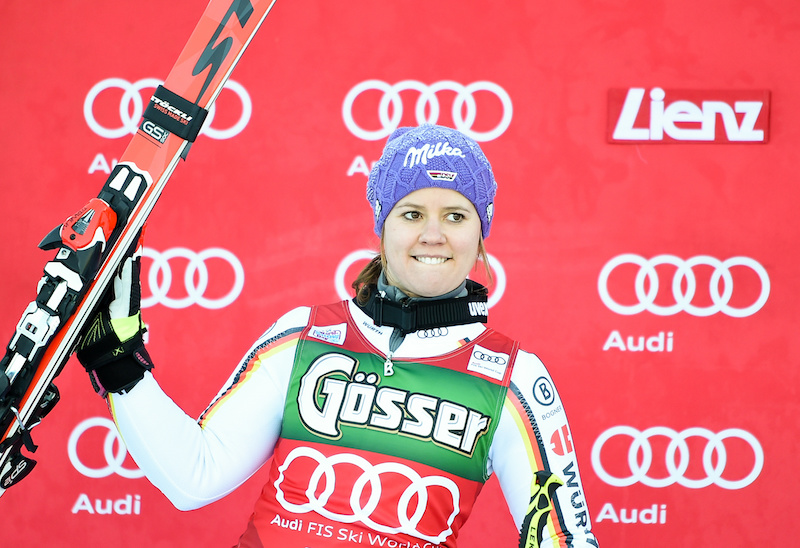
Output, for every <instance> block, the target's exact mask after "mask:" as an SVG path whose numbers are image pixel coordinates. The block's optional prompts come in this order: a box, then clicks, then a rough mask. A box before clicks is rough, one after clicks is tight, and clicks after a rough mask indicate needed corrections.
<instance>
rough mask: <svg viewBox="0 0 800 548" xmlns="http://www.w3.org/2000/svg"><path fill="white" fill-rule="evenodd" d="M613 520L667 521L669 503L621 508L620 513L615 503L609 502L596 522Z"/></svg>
mask: <svg viewBox="0 0 800 548" xmlns="http://www.w3.org/2000/svg"><path fill="white" fill-rule="evenodd" d="M604 520H611V521H612V522H613V523H643V524H647V525H653V524H664V523H667V505H666V504H661V505H658V504H653V505H652V506H649V507H647V508H641V509H636V508H620V510H619V513H617V511H616V510H615V509H614V505H613V504H611V503H610V502H607V503H605V504H604V505H603V507H602V508H601V509H600V513H599V514H597V518H595V522H597V523H600V522H601V521H604Z"/></svg>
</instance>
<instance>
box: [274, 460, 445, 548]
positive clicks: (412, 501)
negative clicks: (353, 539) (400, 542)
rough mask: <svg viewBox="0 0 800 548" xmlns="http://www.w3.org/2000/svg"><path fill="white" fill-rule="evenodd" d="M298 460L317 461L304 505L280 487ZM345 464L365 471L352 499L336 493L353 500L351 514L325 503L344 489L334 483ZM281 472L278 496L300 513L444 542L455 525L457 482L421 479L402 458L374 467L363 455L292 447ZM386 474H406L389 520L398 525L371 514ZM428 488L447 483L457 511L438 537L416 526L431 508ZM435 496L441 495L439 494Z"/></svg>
mask: <svg viewBox="0 0 800 548" xmlns="http://www.w3.org/2000/svg"><path fill="white" fill-rule="evenodd" d="M299 458H308V459H311V460H312V461H314V462H316V463H317V467H316V468H315V469H314V472H313V473H312V474H311V476H310V477H309V483H308V488H307V489H305V491H303V492H304V493H305V495H306V497H307V499H308V502H304V503H302V504H296V503H293V502H289V501H288V500H286V495H285V494H284V492H283V490H282V489H281V483H283V479H284V473H285V472H286V470H287V469H288V468H289V466H290V465H291V464H292V462H294V461H295V460H296V459H299ZM342 464H344V465H350V466H356V467H358V468H360V469H361V470H362V474H361V476H359V478H358V479H357V480H356V481H355V482H354V483H353V485H352V487H351V488H350V489H351V493H350V495H349V496H348V497H337V499H339V500H342V501H343V500H345V499H346V500H349V503H350V512H351V513H348V514H340V513H338V512H335V511H334V510H333V509H331V508H328V507H327V506H328V501H329V500H330V498H331V495H332V494H333V491H334V489H335V488H337V487H339V488H341V484H337V483H336V472H335V470H334V467H335V466H336V465H342ZM279 471H280V475H279V477H278V479H277V480H275V489H276V491H277V499H278V502H280V505H281V506H282V507H283V508H284V509H286V511H288V512H293V513H296V514H304V513H306V512H316V513H318V514H320V515H322V516H325V517H326V518H328V519H332V520H334V521H339V522H342V523H353V522H356V521H358V522H361V523H363V524H365V525H367V526H369V527H371V528H372V529H374V530H375V531H378V532H381V533H386V534H390V535H394V534H397V533H402V534H406V535H411V536H414V537H417V538H421V539H425V540H427V541H429V542H433V543H437V544H438V543H440V542H442V541H444V540H445V539H446V538H447V537H448V536H450V534H451V533H452V532H453V528H452V524H453V520H454V519H455V517H456V515H457V514H458V509H459V507H458V505H459V499H460V492H459V490H458V485H456V483H455V482H454V481H453V480H451V479H449V478H445V477H442V476H425V477H423V476H420V475H419V474H418V473H417V472H415V471H414V470H413V469H411V468H409V467H408V466H406V465H404V464H401V463H399V462H383V463H380V464H375V465H373V464H371V463H370V462H369V461H367V460H366V459H364V458H363V457H360V456H358V455H354V454H352V453H340V454H338V455H333V456H330V457H326V456H325V455H323V454H322V453H320V452H319V451H317V450H316V449H312V448H311V447H296V448H294V449H292V451H291V452H290V453H289V455H288V456H287V457H286V461H285V462H284V463H283V464H282V465H281V466H280V468H279ZM384 474H385V475H386V476H388V477H387V479H386V480H385V481H391V482H397V481H399V478H398V476H400V477H402V478H405V480H407V481H408V484H409V485H408V487H406V488H405V490H404V491H403V493H402V495H400V498H399V499H398V500H397V515H396V516H395V517H396V519H391V518H390V519H389V520H387V521H394V523H399V526H394V525H389V524H385V523H378V522H376V521H374V520H373V519H372V514H373V512H375V510H376V508H378V505H379V504H381V492H382V490H383V486H382V482H381V481H382V480H381V476H382V475H384ZM386 476H384V477H386ZM320 480H323V485H322V489H320V487H321V486H320ZM367 484H369V488H368V492H369V496H368V497H365V496H364V488H365V487H367ZM429 487H443V488H444V489H445V490H447V491H448V492H449V493H450V496H449V497H447V498H448V499H450V500H447V504H448V505H450V506H451V507H452V509H453V510H452V513H451V514H450V516H449V517H448V519H447V526H448V528H447V529H445V530H444V531H441V532H439V533H437V534H435V535H429V534H425V533H424V532H422V531H419V530H418V529H417V527H418V525H419V523H420V521H421V520H422V518H423V515H424V514H425V510H426V509H427V508H428V497H429V495H428V488H429ZM437 491H441V490H437ZM317 493H319V494H317ZM437 496H440V495H438V493H437ZM441 496H446V495H441ZM384 504H385V503H384ZM331 506H333V505H331ZM341 509H342V505H341V504H338V505H337V506H336V510H341Z"/></svg>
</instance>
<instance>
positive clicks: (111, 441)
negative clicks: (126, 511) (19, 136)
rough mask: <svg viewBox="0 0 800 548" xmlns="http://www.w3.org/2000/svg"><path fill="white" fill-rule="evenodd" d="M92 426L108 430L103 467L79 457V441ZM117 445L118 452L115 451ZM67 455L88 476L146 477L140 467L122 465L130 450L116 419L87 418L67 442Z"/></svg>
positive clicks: (76, 467)
mask: <svg viewBox="0 0 800 548" xmlns="http://www.w3.org/2000/svg"><path fill="white" fill-rule="evenodd" d="M91 428H105V429H106V430H108V433H107V434H106V437H105V442H104V443H103V457H104V458H105V460H106V466H104V467H102V468H90V467H88V466H86V465H85V464H84V463H83V462H81V459H80V457H78V443H79V442H80V439H81V436H83V434H84V433H86V431H87V430H89V429H91ZM115 446H116V452H115V451H114V447H115ZM67 455H68V456H69V461H70V462H71V463H72V466H73V467H74V468H75V470H77V471H78V472H80V473H81V474H83V475H84V476H86V477H87V478H95V479H96V478H105V477H107V476H110V475H112V474H117V475H119V476H122V477H123V478H128V479H137V478H141V477H144V472H142V471H141V470H139V469H138V468H125V467H123V466H122V465H123V463H124V462H125V457H126V456H127V455H128V450H127V449H126V448H125V444H124V443H123V441H122V438H121V437H120V435H119V433H118V432H117V426H116V425H115V424H114V421H112V420H110V419H106V418H104V417H92V418H90V419H86V420H84V421H83V422H81V423H80V424H79V425H78V426H76V427H75V429H74V430H73V431H72V433H71V434H70V436H69V441H68V442H67Z"/></svg>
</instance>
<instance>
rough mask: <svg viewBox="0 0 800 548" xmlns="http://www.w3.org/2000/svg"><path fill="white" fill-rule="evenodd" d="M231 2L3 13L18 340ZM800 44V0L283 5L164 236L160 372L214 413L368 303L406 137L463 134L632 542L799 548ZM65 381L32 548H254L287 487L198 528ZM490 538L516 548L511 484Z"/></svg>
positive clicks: (488, 505)
mask: <svg viewBox="0 0 800 548" xmlns="http://www.w3.org/2000/svg"><path fill="white" fill-rule="evenodd" d="M204 7H205V3H204V2H203V1H202V0H198V1H193V2H190V1H188V0H181V1H176V2H156V1H154V0H137V1H136V2H133V1H130V0H124V1H118V2H89V1H86V0H76V1H73V2H68V3H63V4H60V3H57V4H53V5H50V4H48V5H38V4H37V5H31V4H30V3H24V2H4V3H2V4H0V21H2V23H0V24H1V25H2V27H3V32H2V37H1V38H0V52H2V53H1V54H0V56H1V58H2V66H3V75H2V85H0V105H2V106H0V109H1V110H0V112H2V119H3V124H2V127H3V131H2V135H0V145H1V146H0V170H1V171H0V177H2V181H3V183H2V184H3V199H2V200H1V201H0V218H2V226H3V237H2V243H1V244H0V267H2V270H0V335H2V333H3V332H4V333H5V335H4V336H6V337H7V338H8V339H10V338H11V335H12V333H13V330H14V326H15V325H16V323H17V321H18V320H19V317H20V315H21V313H22V311H23V309H24V308H25V306H26V305H27V303H28V302H29V301H30V300H31V299H32V298H34V297H35V294H36V283H37V281H38V280H39V278H40V277H41V272H42V268H43V266H44V263H45V262H46V261H47V260H49V259H50V258H51V257H50V252H42V251H39V250H38V249H37V247H36V246H37V244H38V242H39V241H40V240H41V238H42V237H44V235H45V234H47V233H48V232H49V231H50V230H51V229H52V228H53V227H55V226H56V225H58V224H60V223H61V222H63V221H64V219H66V218H67V217H68V216H70V215H71V214H73V213H74V212H75V211H77V210H78V209H79V208H80V207H81V206H83V205H84V204H85V203H86V202H87V201H88V200H89V199H90V198H92V197H94V196H96V194H97V192H98V191H99V189H100V187H101V186H102V184H103V182H104V181H105V179H106V177H107V175H108V174H109V173H110V170H111V168H112V167H113V165H114V164H115V162H116V159H117V158H119V156H120V155H121V153H122V151H123V150H124V148H125V146H126V144H127V142H128V140H129V138H130V136H131V134H132V132H133V131H135V127H136V125H137V123H138V121H139V119H140V117H141V114H142V112H143V108H144V107H145V106H146V103H147V100H148V98H149V94H150V93H151V92H152V90H153V89H154V88H155V87H156V86H157V85H158V84H159V83H160V82H161V80H162V79H163V78H164V77H165V76H166V74H167V72H168V71H169V69H170V68H171V67H172V64H173V63H174V61H175V59H176V58H177V55H178V54H179V53H180V50H181V48H182V47H183V44H184V43H185V41H186V39H187V38H188V36H189V34H190V32H191V30H192V29H193V28H194V25H195V24H196V22H197V20H198V18H199V16H200V14H201V13H202V11H203V9H204ZM798 28H800V11H798V10H797V9H796V5H795V3H793V2H791V1H789V0H777V1H774V0H773V1H767V0H741V1H733V2H731V1H730V0H727V1H724V0H699V1H698V0H695V1H692V2H689V1H688V0H675V1H672V2H640V1H635V0H617V1H614V2H580V1H578V0H564V1H562V2H521V1H511V0H505V1H499V2H492V3H475V2H457V1H453V0H444V1H439V2H424V1H421V0H407V1H404V2H374V1H369V0H351V1H349V2H325V1H321V0H317V1H312V0H291V1H290V0H279V1H278V3H277V4H276V7H275V9H274V10H273V12H272V13H271V15H270V16H269V17H268V19H267V21H266V22H265V23H264V25H263V27H262V29H261V30H260V31H259V34H258V35H257V36H256V38H255V40H254V41H253V43H252V44H251V46H250V48H249V49H248V51H247V52H246V53H245V55H244V58H243V60H242V62H241V63H240V65H239V66H238V67H237V68H236V70H235V71H234V73H233V75H232V78H231V80H230V82H229V83H228V85H227V87H226V89H225V90H224V91H223V92H222V93H221V94H220V96H219V99H218V101H217V103H216V105H215V108H214V109H213V110H212V112H211V113H210V115H209V118H208V121H207V123H206V127H205V128H204V130H203V132H202V133H201V135H200V137H199V138H198V139H197V141H196V142H195V143H194V145H193V146H192V148H191V150H190V153H189V155H188V159H187V161H186V162H181V164H180V165H179V166H178V168H177V170H176V172H175V174H174V175H173V177H172V179H171V181H170V183H169V185H167V188H166V190H165V191H164V194H163V196H162V198H161V199H160V202H159V204H158V205H157V206H156V208H155V210H154V212H153V214H152V216H151V219H150V221H149V222H148V228H147V234H146V239H145V245H146V247H147V249H146V250H145V262H144V266H145V268H144V271H143V290H144V303H143V305H144V311H143V315H144V318H145V321H146V322H147V323H148V325H149V329H150V331H149V341H148V348H149V349H150V353H151V355H152V357H153V359H154V361H155V363H156V370H155V374H156V377H157V379H158V380H159V382H160V383H161V385H162V386H163V387H164V389H165V391H166V392H167V393H168V394H170V396H171V397H172V398H173V399H174V400H175V401H177V402H178V403H179V404H180V405H181V406H182V407H183V408H184V409H185V410H186V411H187V412H188V413H189V414H190V415H194V416H198V415H199V414H200V413H201V412H202V411H203V409H204V408H205V406H206V405H207V403H208V402H209V401H210V400H211V398H212V397H213V396H214V395H215V394H216V392H217V390H218V389H219V387H220V386H221V385H222V383H223V382H224V381H225V380H226V379H227V377H228V375H229V374H230V372H231V370H232V368H233V367H234V366H235V364H236V363H237V361H238V359H239V358H240V357H241V355H242V354H243V353H244V352H245V351H246V349H247V348H248V347H249V345H250V344H251V343H252V341H254V340H255V339H256V338H257V337H258V336H259V335H260V334H261V333H262V332H263V331H264V330H265V329H266V328H267V327H269V325H270V324H271V323H272V322H273V321H274V320H275V319H277V318H278V317H279V316H280V315H282V314H283V313H285V312H286V311H288V310H289V309H291V308H293V307H295V306H298V305H303V304H314V303H325V302H331V301H334V300H337V299H339V298H346V297H347V296H348V294H349V293H348V288H349V285H350V281H351V280H352V278H353V276H354V275H355V274H356V273H357V272H358V270H359V269H360V267H361V266H362V265H363V264H364V262H365V261H366V260H367V259H368V257H370V256H371V254H372V253H373V252H374V250H375V249H377V240H376V238H375V236H374V234H373V233H372V222H371V212H370V209H369V206H368V205H367V203H366V198H365V186H366V180H367V173H368V171H369V169H370V166H371V165H372V163H373V162H374V161H376V160H377V159H378V157H379V155H380V152H381V150H382V148H383V145H384V143H385V140H386V137H387V136H388V135H389V133H390V132H391V131H392V130H393V129H394V128H395V127H397V126H398V125H416V124H418V123H420V122H423V121H429V122H438V123H440V124H444V125H449V126H454V127H457V128H459V129H461V130H462V131H464V132H465V133H467V134H469V135H471V136H472V137H474V138H475V139H476V140H478V141H480V142H481V144H482V146H483V148H484V151H485V152H486V154H487V156H488V157H489V159H490V161H491V162H492V165H493V168H494V172H495V176H496V178H497V181H498V184H499V193H498V197H497V201H496V209H495V211H496V218H495V222H494V225H493V229H492V234H491V236H490V237H489V239H488V241H487V248H488V251H489V254H490V259H491V263H492V264H491V266H492V269H493V271H494V274H495V279H496V284H495V286H494V287H493V289H492V293H491V298H490V305H491V310H490V314H489V316H490V322H491V324H492V325H493V326H494V327H496V328H497V329H498V330H500V331H501V332H503V333H505V334H507V335H509V336H511V337H514V338H517V339H519V340H521V341H522V343H523V348H525V349H527V350H529V351H532V352H535V353H536V354H537V355H539V356H540V357H541V358H542V360H543V361H544V362H545V363H546V364H547V366H548V368H549V369H550V371H551V373H552V375H553V377H554V379H555V381H556V383H557V388H558V390H559V391H560V393H561V396H562V398H563V400H564V402H565V406H566V411H567V414H568V416H569V420H570V426H571V434H572V435H571V436H569V435H568V433H566V432H562V433H561V435H559V436H555V437H554V438H553V439H552V440H549V442H550V443H552V444H554V448H555V450H556V451H558V452H560V453H564V454H566V453H575V455H577V461H578V464H579V466H580V470H581V475H582V478H583V481H584V484H585V485H584V487H585V491H586V492H585V500H586V502H587V503H588V507H589V517H590V518H591V520H592V522H593V528H594V531H595V532H596V534H597V537H598V539H599V541H600V544H601V546H662V545H673V544H674V545H680V546H683V547H698V548H700V547H703V548H705V547H708V546H750V545H756V544H764V543H766V544H768V545H774V546H788V545H792V544H793V543H794V542H795V536H796V535H795V533H794V532H793V531H792V528H791V526H790V525H787V520H789V516H790V515H791V512H792V508H794V507H795V506H796V504H795V496H794V494H795V492H796V491H798V489H800V479H797V475H796V474H793V473H792V471H793V470H794V465H795V461H796V453H797V447H798V446H800V443H799V442H800V433H799V432H798V426H797V425H798V421H797V413H798V411H800V408H798V401H799V400H798V390H799V388H798V387H800V379H799V378H798V370H799V369H800V368H798V365H800V337H798V332H800V314H799V313H798V310H799V308H798V295H800V259H798V257H797V253H796V250H795V248H796V246H797V242H798V241H800V223H798V222H797V208H798V205H799V204H800V189H799V187H798V185H797V182H796V179H797V175H796V171H797V168H796V165H795V164H796V160H795V158H796V156H797V150H798V149H800V129H799V128H800V107H798V104H797V98H798V97H800V78H798V77H797V67H798V66H800V32H799V31H798ZM6 342H7V341H3V344H5V343H6ZM56 385H57V386H58V388H59V390H60V392H61V394H62V401H61V403H59V405H58V406H57V407H56V409H55V411H54V412H53V413H52V414H51V415H50V416H48V417H47V419H46V420H45V421H44V422H43V423H42V424H41V425H40V426H38V427H36V428H35V429H34V431H33V437H34V440H35V442H36V443H38V444H39V446H40V447H39V450H38V451H37V452H36V453H35V454H34V458H35V459H36V460H38V462H39V464H38V466H37V467H36V469H35V470H34V471H33V472H32V473H31V475H30V476H29V477H28V478H26V479H25V480H24V481H23V482H21V483H20V484H19V485H18V486H15V487H12V488H11V489H9V490H8V491H7V492H6V493H5V494H4V495H3V497H2V498H1V499H0V525H2V526H3V527H2V544H3V545H4V546H6V545H8V546H13V545H20V544H25V545H31V546H38V545H58V546H76V547H77V546H94V545H101V544H105V543H109V542H111V543H113V544H114V545H117V546H137V547H138V546H230V545H234V544H235V543H236V540H237V539H238V536H239V534H241V532H242V531H243V529H244V526H245V524H246V522H247V519H248V517H249V515H250V512H251V509H252V507H253V503H254V501H255V499H256V497H257V496H258V493H259V492H260V490H261V487H262V485H263V484H264V482H265V481H266V469H262V470H261V471H260V472H259V473H257V474H256V476H254V477H253V478H252V479H251V480H250V481H249V482H248V483H246V484H245V485H243V486H242V487H241V488H240V489H238V490H237V491H236V492H235V493H234V494H232V495H230V496H229V497H227V498H226V499H223V500H222V501H220V502H218V503H215V504H213V505H211V506H209V507H206V508H203V509H200V510H196V511H192V512H185V513H182V512H179V511H178V510H175V509H174V508H173V507H172V506H171V504H170V503H169V502H168V501H167V500H166V499H165V498H164V497H163V495H161V494H160V493H159V492H158V491H157V490H156V489H155V488H153V487H152V486H151V485H150V484H149V482H148V481H147V480H146V479H145V478H143V477H142V474H141V472H140V471H139V470H138V469H137V467H136V465H135V463H134V462H132V460H131V459H130V457H129V456H127V454H126V452H125V449H124V445H122V444H121V440H120V439H119V438H118V436H117V434H116V430H115V429H114V427H113V423H112V422H111V421H110V418H109V415H108V412H107V410H106V408H105V405H104V402H103V401H102V400H101V399H100V398H98V397H97V396H96V395H95V394H94V392H93V391H92V390H91V386H90V383H89V380H88V378H87V377H86V374H85V373H84V371H83V369H82V368H81V366H80V364H78V363H77V361H74V360H71V361H70V362H69V363H68V364H67V366H66V367H65V369H64V371H63V372H62V373H61V375H60V376H59V377H58V378H57V379H56ZM581 511H583V510H582V509H579V508H576V510H575V512H576V517H577V516H578V515H580V512H581ZM459 538H460V541H461V542H460V546H463V547H465V548H478V547H484V546H515V542H516V531H515V530H514V527H513V524H512V522H511V519H510V517H509V516H508V513H507V511H506V509H505V504H504V502H503V501H502V495H501V494H500V491H499V488H498V487H497V484H496V482H494V481H490V483H489V484H488V486H487V487H486V489H485V490H484V492H483V493H482V495H481V497H480V498H479V501H478V504H477V506H476V508H475V511H474V513H473V516H472V518H471V520H470V522H468V524H467V526H466V527H465V528H464V529H463V530H462V534H461V536H460V537H459ZM362 545H363V544H362ZM343 546H353V547H354V548H355V547H356V546H359V544H358V543H357V542H356V541H353V540H352V539H351V540H345V541H343Z"/></svg>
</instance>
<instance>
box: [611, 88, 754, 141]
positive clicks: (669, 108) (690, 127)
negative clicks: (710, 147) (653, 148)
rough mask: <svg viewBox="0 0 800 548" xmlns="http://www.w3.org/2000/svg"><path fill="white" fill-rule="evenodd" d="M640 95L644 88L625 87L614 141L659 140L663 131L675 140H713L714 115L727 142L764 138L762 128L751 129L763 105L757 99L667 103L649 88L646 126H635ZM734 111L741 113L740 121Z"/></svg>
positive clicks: (662, 137) (661, 138)
mask: <svg viewBox="0 0 800 548" xmlns="http://www.w3.org/2000/svg"><path fill="white" fill-rule="evenodd" d="M644 95H645V89H644V88H630V89H629V90H628V93H627V94H626V96H625V101H624V102H623V104H622V110H621V112H620V114H619V118H618V119H617V123H616V126H615V127H614V133H613V138H614V139H615V140H619V141H662V140H663V139H664V135H665V134H666V135H667V136H668V137H670V138H672V139H674V140H676V141H713V140H715V139H716V127H717V119H718V116H717V115H719V118H720V119H721V120H722V126H723V128H724V129H725V135H726V137H727V139H728V140H729V141H736V142H744V141H747V142H759V141H763V140H764V131H763V130H756V129H755V125H756V122H757V121H758V117H759V115H760V113H761V110H762V108H763V106H764V103H763V102H761V101H736V102H735V103H734V104H733V106H731V105H730V104H728V103H726V102H724V101H703V102H702V103H701V104H700V105H699V106H698V105H697V104H695V103H693V102H691V101H684V100H679V101H673V102H671V103H669V104H667V103H666V102H665V96H666V93H665V92H664V90H663V89H661V88H653V89H652V90H650V119H649V120H648V125H647V127H635V124H636V119H637V118H638V117H639V113H640V110H641V106H642V102H643V100H644ZM736 114H744V116H743V117H742V121H741V122H739V121H738V119H737V116H736Z"/></svg>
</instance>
